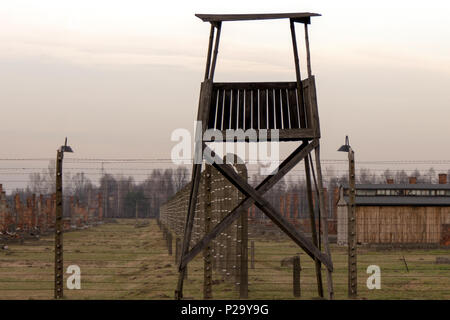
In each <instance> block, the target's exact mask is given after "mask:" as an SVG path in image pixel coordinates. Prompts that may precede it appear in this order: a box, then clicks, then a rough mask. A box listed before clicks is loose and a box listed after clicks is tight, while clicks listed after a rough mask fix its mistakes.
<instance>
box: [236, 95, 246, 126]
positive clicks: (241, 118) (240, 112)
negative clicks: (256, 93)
mask: <svg viewBox="0 0 450 320" xmlns="http://www.w3.org/2000/svg"><path fill="white" fill-rule="evenodd" d="M237 91H238V126H237V127H238V128H241V129H244V126H245V123H244V119H245V108H244V90H237Z"/></svg>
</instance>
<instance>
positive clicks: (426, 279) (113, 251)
mask: <svg viewBox="0 0 450 320" xmlns="http://www.w3.org/2000/svg"><path fill="white" fill-rule="evenodd" d="M48 160H49V159H40V160H39V161H41V163H42V162H43V161H48ZM67 160H68V161H67V165H66V166H65V170H67V172H73V173H76V172H81V171H83V172H86V176H87V177H91V178H92V180H93V181H97V180H96V179H97V178H98V177H101V176H102V174H103V173H104V172H102V169H101V167H100V165H101V163H102V162H103V163H104V162H105V161H107V160H108V159H88V160H85V159H74V160H73V161H69V158H68V159H67ZM109 160H110V161H111V162H110V163H109V164H108V165H107V166H106V169H107V171H108V172H109V173H111V174H113V175H117V176H120V175H128V174H129V175H130V176H133V177H135V180H134V183H142V182H143V181H145V180H144V179H143V178H146V177H148V175H149V174H150V173H151V172H152V171H153V170H154V169H155V168H158V167H161V166H162V165H165V164H166V163H168V161H166V160H161V159H158V160H151V161H149V160H148V159H137V160H136V161H121V160H117V159H109ZM125 160H126V159H125ZM28 161H31V160H30V159H25V160H17V159H8V161H6V160H3V161H1V162H0V176H1V177H2V179H1V180H0V183H3V184H4V189H5V191H6V192H9V193H11V192H13V191H14V190H15V189H16V188H15V187H10V185H11V184H14V183H17V185H19V184H21V185H26V183H27V182H28V181H29V180H28V179H27V177H28V175H29V174H30V173H33V172H41V171H42V170H43V169H45V168H46V167H45V166H44V165H42V164H41V165H36V166H30V165H28V164H27V162H28ZM33 161H35V160H33ZM116 161H117V162H116ZM139 161H140V162H139ZM324 163H325V164H327V162H324ZM3 164H4V165H3ZM328 164H330V165H331V164H333V165H335V166H336V167H338V168H337V169H335V170H334V172H333V173H328V174H326V175H325V179H328V180H329V179H331V178H333V177H336V172H342V173H343V174H345V173H346V170H345V166H346V162H341V161H336V162H328ZM2 165H3V166H2ZM367 165H368V166H370V167H371V168H373V169H372V171H373V172H379V173H381V172H384V171H385V170H386V168H385V166H386V165H387V166H390V171H391V173H393V174H395V173H397V172H402V171H405V172H407V173H409V174H413V173H414V172H415V170H416V169H415V167H417V166H419V165H420V166H422V167H421V169H422V170H421V172H426V169H423V166H429V165H433V166H434V168H435V171H436V172H447V170H448V167H449V165H450V161H440V162H439V161H430V162H426V161H425V162H420V163H419V162H408V161H404V162H402V161H399V162H388V161H384V162H374V163H367ZM340 166H341V167H342V170H340V168H341V167H340ZM408 166H410V168H408ZM360 169H362V167H361V168H360ZM257 170H258V169H257V168H253V167H250V166H249V169H247V172H248V173H247V175H248V176H249V180H250V177H251V176H252V174H253V173H256V172H258V171H257ZM212 171H213V172H212V173H211V177H210V178H211V191H210V192H211V200H210V201H207V200H204V199H206V197H207V196H204V197H205V198H204V199H200V201H198V207H197V210H198V211H197V212H199V215H197V220H196V227H195V228H194V239H193V240H192V243H194V242H195V241H196V240H198V239H200V238H201V237H202V236H203V235H204V233H205V230H207V229H208V228H212V227H213V226H214V224H216V223H217V222H218V221H219V219H220V218H221V217H223V216H224V215H225V214H226V213H227V210H229V208H231V207H234V204H235V203H236V199H242V198H239V197H242V195H241V194H240V193H239V192H237V190H235V189H234V187H233V186H231V185H230V186H226V185H224V184H226V183H227V181H226V180H224V178H223V177H221V175H220V174H219V175H216V172H214V170H212ZM301 178H302V174H301V173H300V171H296V170H295V169H294V173H293V174H292V179H294V181H295V179H301ZM187 189H189V188H188V186H187ZM187 189H186V187H185V189H183V190H185V191H184V195H183V196H182V197H181V199H180V200H179V202H178V203H177V205H176V206H175V208H178V209H176V210H175V209H173V211H172V212H173V214H172V216H171V220H170V221H168V222H167V225H169V227H164V226H165V224H164V223H165V222H163V220H164V218H163V217H162V216H161V220H160V223H161V227H162V228H163V229H162V230H161V231H158V228H157V227H156V226H157V221H156V220H148V219H144V217H146V216H145V214H144V213H142V212H139V215H140V219H139V217H138V219H128V220H114V219H109V220H108V219H106V220H105V223H104V224H98V225H95V224H93V223H87V224H86V225H85V226H82V227H80V228H77V229H73V230H71V231H70V232H68V231H69V230H66V231H67V232H65V234H64V241H65V242H64V243H65V245H64V268H65V271H66V270H67V268H68V267H69V266H70V265H77V266H79V267H80V269H81V275H82V276H81V279H82V280H81V284H82V286H81V289H80V290H67V289H66V290H65V296H66V298H68V299H72V298H73V299H86V298H92V299H116V298H117V299H135V298H136V299H142V298H144V299H145V298H148V299H172V298H173V291H174V288H175V283H176V276H177V265H178V262H179V260H178V259H179V250H180V249H177V248H179V247H180V246H181V240H180V239H181V237H180V235H182V233H183V227H184V222H185V216H183V214H185V212H187V209H186V208H187V199H188V194H187V191H186V190H187ZM154 190H158V188H155V189H154ZM161 190H162V189H161ZM183 190H181V191H180V192H183ZM35 191H36V192H38V191H39V190H35ZM70 191H71V190H70V188H66V189H65V192H66V195H65V196H64V198H65V199H67V200H69V199H70V196H69V195H67V193H69V192H70ZM42 192H43V193H44V194H45V195H47V196H48V194H47V193H46V192H47V189H46V188H43V189H42ZM203 194H205V193H203ZM206 194H207V192H206ZM283 195H284V196H285V194H283ZM268 196H270V195H268ZM124 199H125V197H124V196H123V195H122V196H121V200H124ZM274 201H279V198H278V199H277V198H275V200H274ZM207 202H209V203H210V205H211V208H210V209H209V210H210V211H211V217H210V218H209V219H210V220H208V217H207V216H206V215H205V213H202V211H204V212H206V211H208V208H207V206H205V203H207ZM202 204H203V206H202ZM278 204H279V203H278ZM293 205H294V204H293V203H291V206H293ZM24 206H26V205H25V204H24ZM299 211H301V210H299ZM299 214H300V212H299ZM243 217H244V218H245V219H244V220H242V221H238V222H237V223H236V224H234V225H233V226H231V227H230V228H229V230H226V231H225V232H223V234H221V235H219V236H218V237H217V238H216V239H215V240H214V241H213V242H212V243H211V246H210V248H209V250H206V251H205V253H204V254H202V255H199V257H198V258H197V259H196V261H193V262H192V265H191V264H190V266H189V272H188V281H187V285H186V296H187V297H192V298H195V299H202V298H205V297H206V298H207V297H208V294H209V295H210V297H212V298H214V299H220V298H223V299H230V298H234V299H236V298H245V295H242V294H241V288H242V287H244V283H242V282H241V275H242V270H243V264H242V262H241V257H242V256H245V250H246V251H247V253H246V254H247V256H248V258H247V261H246V262H244V263H246V265H247V268H248V269H247V272H248V274H247V279H248V282H247V285H248V287H247V288H248V290H247V294H248V298H250V299H266V298H267V299H292V298H315V297H317V287H316V282H315V273H314V265H313V263H312V262H311V261H310V259H309V257H308V256H307V255H305V254H304V253H302V252H300V250H299V248H298V247H296V246H295V244H293V243H292V242H291V241H290V240H289V239H288V238H286V237H285V236H283V235H282V234H281V233H280V232H278V229H277V228H276V227H275V226H273V225H271V224H270V222H269V221H268V220H265V219H256V218H257V217H254V216H252V213H251V212H249V213H245V214H243ZM208 221H209V222H208ZM366 223H367V225H369V226H370V225H371V224H372V223H373V224H375V223H378V222H376V221H373V222H372V221H367V222H366ZM414 223H415V224H418V223H419V222H418V221H416V222H414ZM245 224H247V228H248V232H247V233H246V235H247V236H248V239H247V241H246V240H245V238H243V236H244V235H243V234H242V233H240V232H239V230H243V229H245V226H244V225H245ZM391 225H392V224H391ZM172 226H174V227H172ZM297 227H298V228H299V229H300V230H302V231H303V232H304V233H305V234H308V230H307V229H306V228H304V226H303V225H302V224H299V225H297ZM164 228H166V229H164ZM420 232H422V231H414V233H415V234H416V236H417V238H419V237H420V236H421V234H420ZM436 232H437V231H436ZM32 233H33V232H32V231H31V232H28V233H26V234H23V236H22V237H20V238H18V239H11V240H8V241H4V239H3V238H2V243H1V244H2V250H1V253H0V296H1V298H2V299H5V298H12V299H17V298H18V299H51V298H53V282H54V279H53V276H54V273H53V272H54V240H53V235H52V233H51V228H49V230H48V232H47V233H41V234H32ZM383 233H384V231H383V230H381V231H379V234H380V235H383ZM169 234H170V235H169ZM163 236H164V237H165V238H163ZM38 239H39V240H38ZM169 239H170V240H169ZM177 239H178V241H177ZM245 242H246V245H245V246H244V245H243V243H245ZM169 243H170V248H171V249H170V250H169V249H168V248H169ZM177 243H178V245H177ZM5 246H6V247H7V249H4V247H5ZM331 249H332V259H333V263H334V268H335V271H334V273H333V275H334V283H335V291H336V297H337V298H338V299H339V298H346V295H347V251H346V247H345V246H339V245H337V244H332V248H331ZM242 252H244V254H241V253H242ZM170 253H171V254H170ZM208 254H210V255H209V256H208ZM448 255H449V251H448V248H445V247H440V246H437V245H434V244H423V245H422V246H409V245H408V244H407V243H405V244H404V245H400V246H390V245H389V243H387V244H386V245H384V246H380V245H375V244H370V243H369V244H361V245H360V246H359V247H358V289H359V297H360V298H368V299H386V298H387V299H410V298H419V299H449V298H450V289H449V288H450V284H449V280H448V279H450V267H449V266H450V265H449V264H448ZM177 257H178V258H177ZM194 260H195V259H194ZM207 260H209V261H210V264H211V265H210V266H208V264H207V263H206V264H205V263H204V262H205V261H207ZM446 261H447V262H446ZM369 265H378V266H380V269H381V281H382V282H381V283H382V287H381V289H380V290H369V289H367V286H366V281H367V278H368V277H369V276H370V274H368V273H367V272H366V271H367V267H368V266H369ZM208 268H209V269H208ZM69 277H70V273H67V272H65V278H64V281H67V280H68V279H69ZM205 279H206V280H207V279H211V280H210V283H211V284H210V285H209V284H208V283H207V284H206V286H204V282H205ZM205 288H211V289H205ZM205 290H206V292H205Z"/></svg>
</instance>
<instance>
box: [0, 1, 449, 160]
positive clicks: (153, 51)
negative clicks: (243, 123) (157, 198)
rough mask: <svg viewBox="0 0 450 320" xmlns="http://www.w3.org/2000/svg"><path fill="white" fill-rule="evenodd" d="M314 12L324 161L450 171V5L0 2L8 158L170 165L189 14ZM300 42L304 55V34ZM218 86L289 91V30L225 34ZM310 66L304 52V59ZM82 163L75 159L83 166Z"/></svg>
mask: <svg viewBox="0 0 450 320" xmlns="http://www.w3.org/2000/svg"><path fill="white" fill-rule="evenodd" d="M303 11H309V12H317V13H320V14H322V16H321V17H316V18H312V25H311V26H310V42H311V50H312V67H313V73H314V74H315V75H316V80H317V94H318V103H319V113H320V120H321V131H322V139H321V143H322V157H323V158H325V159H341V158H345V155H343V154H338V153H337V152H336V149H337V148H338V147H339V146H340V145H341V144H342V143H343V142H344V137H345V135H346V134H348V135H349V136H350V142H351V144H352V146H353V147H354V149H355V150H356V152H357V154H358V158H359V159H364V160H377V159H383V160H385V159H388V160H424V159H450V146H449V136H450V126H449V123H450V110H449V107H450V19H449V18H448V17H449V16H450V4H449V2H448V1H395V2H394V1H371V2H368V1H364V2H363V1H332V0H331V1H317V0H315V1H280V0H279V1H273V0H270V1H267V0H259V1H247V2H244V1H242V0H239V1H235V0H227V1H212V0H205V1H148V0H147V1H124V0H123V1H112V0H105V1H98V0H97V1H92V0H89V1H84V0H77V1H61V0H55V1H45V0H40V1H22V0H14V1H12V0H10V1H7V0H2V1H0V108H1V109H0V119H1V122H0V158H10V157H53V156H54V152H55V150H56V148H57V147H58V146H59V145H61V144H62V142H63V139H64V137H65V136H68V137H69V142H70V144H71V145H72V147H73V148H74V149H75V151H76V157H122V158H139V157H146V158H168V157H169V156H170V151H171V148H172V147H173V146H174V145H175V143H174V142H172V141H170V135H171V133H172V131H173V130H174V129H176V128H187V129H190V130H192V126H193V121H194V119H195V118H196V112H197V105H198V95H199V85H200V81H202V77H203V73H204V64H205V56H206V47H207V41H208V34H209V24H207V23H204V22H202V21H201V20H200V19H198V18H196V17H195V16H194V13H256V12H303ZM298 35H299V36H298V38H299V41H300V44H303V33H302V29H301V28H298ZM221 40H222V41H221V47H220V51H219V59H218V65H217V70H216V80H219V81H238V80H241V81H246V80H248V81H278V80H294V79H295V72H294V69H293V66H294V62H293V59H292V44H291V40H290V32H289V22H288V20H274V21H266V22H239V23H232V22H231V23H226V22H225V23H224V25H223V28H222V36H221ZM300 53H301V54H302V55H303V58H304V51H301V52H300ZM74 156H75V155H74Z"/></svg>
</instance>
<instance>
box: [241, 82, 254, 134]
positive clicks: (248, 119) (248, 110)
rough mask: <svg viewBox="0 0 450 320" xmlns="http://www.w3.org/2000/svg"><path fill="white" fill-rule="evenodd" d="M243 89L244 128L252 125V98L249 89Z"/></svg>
mask: <svg viewBox="0 0 450 320" xmlns="http://www.w3.org/2000/svg"><path fill="white" fill-rule="evenodd" d="M242 90H244V102H245V103H244V105H245V130H247V129H250V128H251V127H252V100H251V91H249V90H247V89H242Z"/></svg>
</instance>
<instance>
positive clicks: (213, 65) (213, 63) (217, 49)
mask: <svg viewBox="0 0 450 320" xmlns="http://www.w3.org/2000/svg"><path fill="white" fill-rule="evenodd" d="M215 27H216V28H217V33H216V41H215V44H214V53H213V60H212V63H211V71H210V75H209V79H210V80H213V79H214V72H215V71H216V62H217V54H218V52H219V41H220V31H221V29H222V23H221V22H218V23H217V24H216V25H215Z"/></svg>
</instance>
